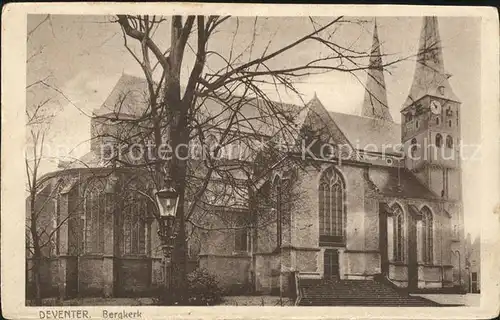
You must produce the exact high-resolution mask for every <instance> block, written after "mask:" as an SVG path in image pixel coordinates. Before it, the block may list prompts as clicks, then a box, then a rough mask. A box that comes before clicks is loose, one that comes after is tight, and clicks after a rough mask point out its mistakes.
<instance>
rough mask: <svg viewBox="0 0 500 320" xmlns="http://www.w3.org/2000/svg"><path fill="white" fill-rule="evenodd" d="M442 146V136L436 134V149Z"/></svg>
mask: <svg viewBox="0 0 500 320" xmlns="http://www.w3.org/2000/svg"><path fill="white" fill-rule="evenodd" d="M442 145H443V136H441V134H439V133H438V134H436V147H438V148H441V146H442Z"/></svg>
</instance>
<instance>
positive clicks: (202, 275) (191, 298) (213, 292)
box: [186, 268, 224, 306]
mask: <svg viewBox="0 0 500 320" xmlns="http://www.w3.org/2000/svg"><path fill="white" fill-rule="evenodd" d="M223 294H224V292H223V290H222V288H221V287H220V285H219V280H218V279H217V277H216V276H214V275H213V274H211V273H210V272H208V270H206V269H203V268H198V269H195V270H194V271H193V272H191V273H190V274H188V276H187V301H186V303H187V304H188V305H192V306H212V305H216V304H219V303H221V302H222V296H223Z"/></svg>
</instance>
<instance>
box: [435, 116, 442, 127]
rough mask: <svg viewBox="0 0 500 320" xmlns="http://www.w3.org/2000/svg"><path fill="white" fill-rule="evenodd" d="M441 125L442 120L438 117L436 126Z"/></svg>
mask: <svg viewBox="0 0 500 320" xmlns="http://www.w3.org/2000/svg"><path fill="white" fill-rule="evenodd" d="M440 123H441V118H439V117H436V125H438V126H439V124H440Z"/></svg>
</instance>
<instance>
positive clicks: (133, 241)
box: [123, 196, 147, 254]
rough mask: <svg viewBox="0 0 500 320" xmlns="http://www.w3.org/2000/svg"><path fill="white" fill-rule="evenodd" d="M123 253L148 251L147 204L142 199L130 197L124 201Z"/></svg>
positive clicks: (143, 252)
mask: <svg viewBox="0 0 500 320" xmlns="http://www.w3.org/2000/svg"><path fill="white" fill-rule="evenodd" d="M123 212H124V217H123V253H124V254H145V253H146V215H147V212H146V205H145V203H144V201H141V199H137V198H135V197H132V196H131V197H129V198H128V199H127V201H126V202H125V203H124V208H123Z"/></svg>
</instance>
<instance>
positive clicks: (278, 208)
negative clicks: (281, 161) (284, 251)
mask: <svg viewBox="0 0 500 320" xmlns="http://www.w3.org/2000/svg"><path fill="white" fill-rule="evenodd" d="M272 197H273V209H274V210H275V212H276V247H278V248H281V242H282V239H283V237H282V185H281V177H280V176H278V175H277V176H276V177H275V178H274V181H273V192H272Z"/></svg>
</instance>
